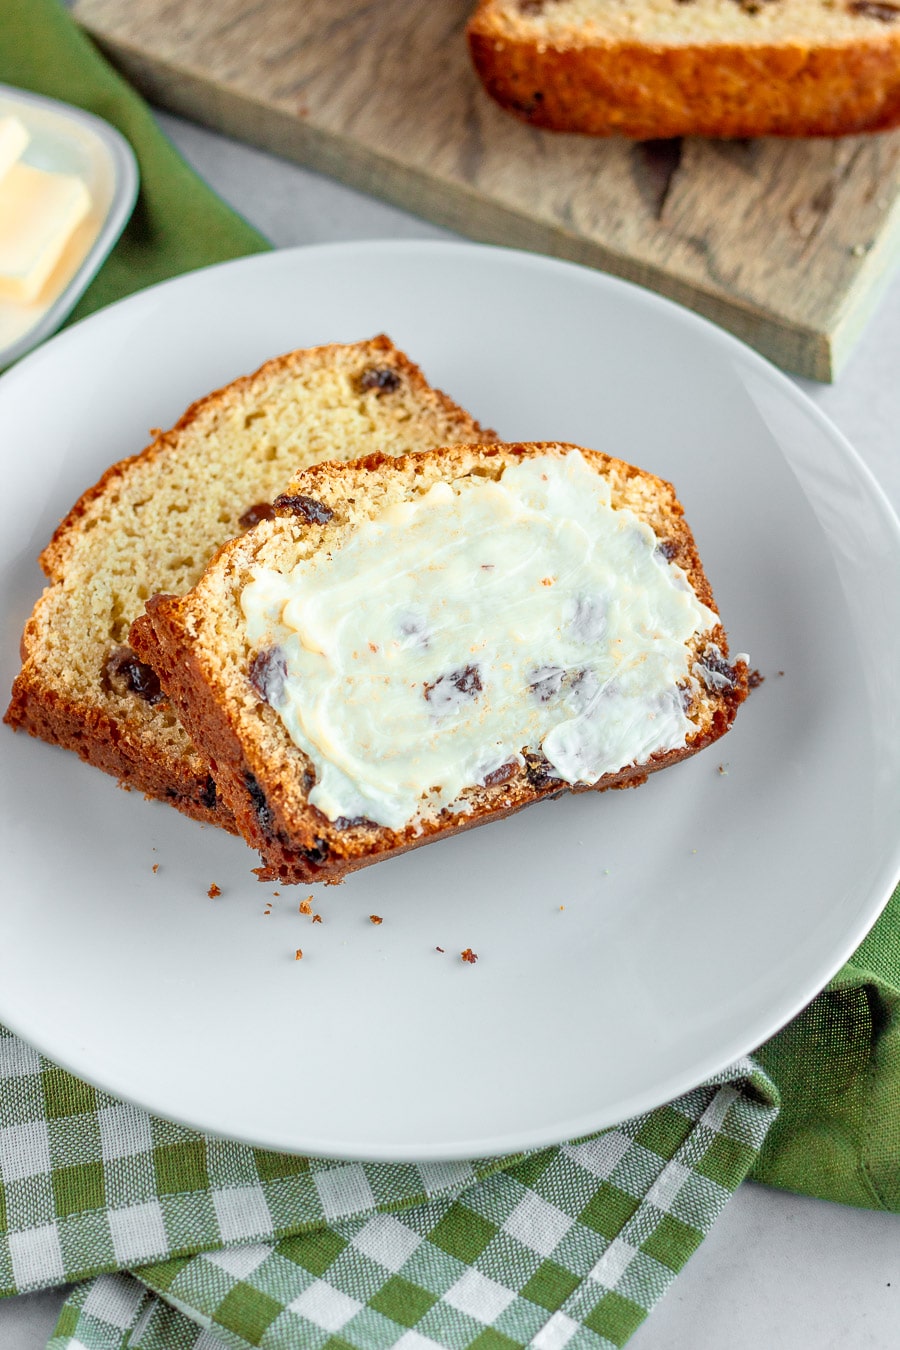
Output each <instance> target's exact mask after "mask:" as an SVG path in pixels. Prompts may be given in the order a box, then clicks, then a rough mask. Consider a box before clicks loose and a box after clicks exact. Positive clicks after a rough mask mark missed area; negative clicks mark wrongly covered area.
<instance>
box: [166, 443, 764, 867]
mask: <svg viewBox="0 0 900 1350" xmlns="http://www.w3.org/2000/svg"><path fill="white" fill-rule="evenodd" d="M284 501H285V504H284V505H283V506H282V507H281V508H280V509H279V516H278V518H277V519H275V520H271V521H265V522H262V523H261V524H259V525H258V526H256V527H255V528H254V529H253V530H251V531H250V532H249V533H248V534H247V535H246V536H245V537H243V538H241V539H236V540H234V541H232V542H231V543H229V544H228V545H226V546H225V547H224V548H223V550H222V551H221V552H220V553H219V555H218V556H217V557H216V558H215V559H214V560H213V562H212V563H211V564H210V566H209V568H208V569H207V571H206V573H205V574H204V576H203V577H202V579H201V580H200V582H199V583H198V584H197V586H196V587H195V588H194V589H193V590H192V591H191V592H189V593H188V594H187V595H185V596H183V597H172V596H164V595H159V596H156V597H154V598H153V599H151V600H150V601H149V602H148V605H147V612H148V617H149V620H150V628H149V629H148V628H146V627H144V628H143V630H142V641H143V653H144V655H145V656H146V657H147V658H148V659H150V660H152V663H153V665H154V666H155V668H156V669H157V670H158V671H159V674H160V679H161V680H162V683H163V686H164V687H165V688H166V689H167V690H168V691H169V693H170V695H171V697H172V699H173V701H174V703H175V705H176V707H177V708H178V709H179V711H180V713H181V715H182V717H183V719H184V721H185V724H186V725H187V726H188V727H189V729H190V731H191V733H192V735H193V736H194V737H195V738H196V741H197V744H198V745H200V746H201V747H202V748H203V751H204V753H205V754H206V755H207V756H208V757H209V760H210V762H211V764H212V766H213V773H214V775H215V778H216V782H217V784H218V785H219V790H220V792H221V793H222V795H223V797H224V798H225V800H226V802H227V803H228V805H229V806H230V807H231V809H232V810H233V812H234V815H235V818H236V820H237V824H238V827H239V829H240V831H241V833H242V834H243V835H244V837H245V838H246V839H247V841H248V842H249V843H250V844H251V845H252V846H253V847H254V848H256V849H258V850H259V852H260V854H261V857H262V861H263V867H262V868H261V869H260V871H259V874H260V876H261V877H262V878H263V879H264V880H272V879H275V878H277V879H278V880H280V881H282V882H288V883H290V882H302V883H304V884H306V883H309V882H311V881H316V880H324V881H329V882H333V881H339V880H340V879H341V878H342V877H343V876H344V875H345V874H346V873H347V872H349V871H352V870H354V869H356V868H359V867H364V866H366V865H368V864H369V863H373V862H376V861H378V860H379V859H383V858H387V857H390V856H391V855H393V854H397V853H401V852H403V851H405V850H406V849H410V848H414V847H417V846H418V845H420V844H424V843H428V842H430V841H432V840H436V839H440V838H443V837H446V836H448V835H452V834H454V833H456V832H457V831H459V830H464V829H468V828H469V827H471V826H474V825H479V824H482V823H484V822H486V821H493V820H498V819H500V818H501V817H504V816H506V815H509V814H510V813H511V812H514V811H518V810H519V809H520V808H522V807H524V806H527V805H529V804H530V803H532V802H536V801H538V800H540V799H541V798H543V797H547V796H554V795H558V794H560V793H561V792H562V791H565V790H566V789H572V790H574V791H584V790H588V789H600V790H602V789H604V788H610V787H617V788H618V787H630V786H634V785H636V784H638V783H642V782H643V781H644V780H645V779H646V778H647V776H648V774H650V773H652V772H654V771H656V770H658V769H661V768H663V767H665V766H666V765H669V764H673V763H675V762H676V761H678V760H681V759H684V758H685V757H686V756H688V755H692V754H694V753H695V752H696V751H697V750H699V749H701V748H702V747H704V746H706V745H708V744H709V743H710V742H712V741H714V740H716V739H717V738H718V737H720V736H721V735H722V734H723V733H724V732H725V731H726V730H727V729H728V727H729V726H730V725H731V722H732V720H733V718H734V715H735V712H736V709H737V707H738V705H739V704H740V702H741V701H742V700H743V699H744V698H745V696H746V692H747V665H746V661H745V660H744V659H743V658H741V659H739V660H737V661H735V662H731V661H730V660H729V658H728V644H727V639H726V636H725V633H724V631H723V629H722V626H721V624H720V621H719V617H718V614H717V612H716V611H715V609H714V608H713V599H712V593H711V591H710V587H709V583H708V581H707V579H706V576H705V574H704V572H703V568H702V565H701V562H700V559H699V557H698V556H697V550H696V547H695V544H694V540H693V536H692V534H691V531H690V529H689V528H688V526H687V524H686V522H685V520H684V516H683V512H682V508H681V506H680V505H679V503H678V501H677V499H676V496H675V492H674V490H673V488H672V487H671V485H670V484H668V483H666V482H663V481H662V480H660V479H658V478H655V477H653V476H652V475H650V474H646V473H643V472H641V471H640V470H638V469H636V468H634V467H632V466H630V465H628V464H625V463H623V462H622V461H621V460H617V459H613V458H610V457H609V456H607V455H604V454H600V453H597V452H593V451H588V450H580V449H579V448H578V447H574V446H570V445H561V444H513V445H468V446H458V447H454V448H446V449H439V450H434V451H431V452H428V453H423V454H417V455H409V456H404V457H403V458H400V459H389V458H387V457H385V456H382V455H376V456H372V457H369V458H367V459H363V460H360V461H358V462H357V463H355V464H343V465H338V464H322V465H319V466H317V467H315V468H312V469H309V470H307V471H305V472H303V473H302V474H300V475H298V476H297V478H295V480H294V481H293V482H292V484H291V486H290V488H289V489H288V493H287V495H286V497H285V499H284ZM583 503H587V505H583ZM585 512H587V514H586V515H585ZM585 569H587V570H585ZM685 624H687V627H685ZM573 765H574V768H573ZM591 766H593V767H591ZM598 767H599V769H600V770H601V771H599V772H598Z"/></svg>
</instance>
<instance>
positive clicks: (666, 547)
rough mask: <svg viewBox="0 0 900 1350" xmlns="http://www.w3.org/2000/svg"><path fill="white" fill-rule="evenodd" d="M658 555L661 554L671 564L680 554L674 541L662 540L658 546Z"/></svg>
mask: <svg viewBox="0 0 900 1350" xmlns="http://www.w3.org/2000/svg"><path fill="white" fill-rule="evenodd" d="M656 551H657V553H661V554H662V556H663V557H664V558H665V560H666V562H671V561H672V559H673V558H674V557H675V554H676V553H677V552H678V545H677V544H676V543H675V541H674V539H661V540H660V542H659V543H658V544H657V546H656Z"/></svg>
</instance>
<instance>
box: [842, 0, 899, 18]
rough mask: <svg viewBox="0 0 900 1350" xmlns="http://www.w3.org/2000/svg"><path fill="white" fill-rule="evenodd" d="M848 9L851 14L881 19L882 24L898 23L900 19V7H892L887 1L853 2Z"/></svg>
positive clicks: (853, 0)
mask: <svg viewBox="0 0 900 1350" xmlns="http://www.w3.org/2000/svg"><path fill="white" fill-rule="evenodd" d="M848 9H849V10H850V13H851V14H861V15H862V16H863V18H865V19H880V20H881V22H882V23H896V22H897V20H898V19H900V5H890V4H888V3H887V0H851V3H850V4H849V6H848Z"/></svg>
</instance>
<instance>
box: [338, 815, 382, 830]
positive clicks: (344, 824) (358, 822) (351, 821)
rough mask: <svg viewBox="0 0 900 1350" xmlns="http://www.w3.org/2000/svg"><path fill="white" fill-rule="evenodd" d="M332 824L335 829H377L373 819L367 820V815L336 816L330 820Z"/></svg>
mask: <svg viewBox="0 0 900 1350" xmlns="http://www.w3.org/2000/svg"><path fill="white" fill-rule="evenodd" d="M332 824H333V825H334V828H335V829H336V830H355V829H359V828H365V829H367V830H377V829H378V826H377V825H376V824H375V822H374V820H369V818H368V816H338V818H337V820H334V821H332Z"/></svg>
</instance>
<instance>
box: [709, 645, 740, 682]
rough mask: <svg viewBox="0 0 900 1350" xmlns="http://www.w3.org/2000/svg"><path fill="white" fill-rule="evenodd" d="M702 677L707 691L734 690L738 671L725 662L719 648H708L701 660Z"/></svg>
mask: <svg viewBox="0 0 900 1350" xmlns="http://www.w3.org/2000/svg"><path fill="white" fill-rule="evenodd" d="M700 675H701V678H702V680H703V683H704V684H705V685H706V687H707V689H721V688H723V687H727V688H729V689H733V688H734V686H735V685H736V684H737V671H736V670H735V668H734V666H730V665H729V664H728V662H727V661H726V660H725V658H724V656H723V655H722V653H721V652H720V651H719V649H718V647H707V649H706V651H705V652H704V653H703V655H702V656H701V658H700Z"/></svg>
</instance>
